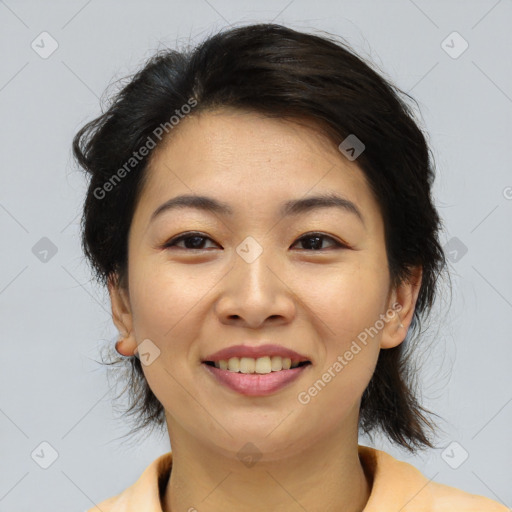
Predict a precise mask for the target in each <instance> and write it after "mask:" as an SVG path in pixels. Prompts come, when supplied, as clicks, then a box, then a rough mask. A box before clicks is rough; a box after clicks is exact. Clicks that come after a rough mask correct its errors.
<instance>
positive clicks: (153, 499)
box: [87, 452, 172, 512]
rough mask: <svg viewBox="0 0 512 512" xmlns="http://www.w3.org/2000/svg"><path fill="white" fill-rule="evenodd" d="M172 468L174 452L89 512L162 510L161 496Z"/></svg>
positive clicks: (167, 454) (165, 455)
mask: <svg viewBox="0 0 512 512" xmlns="http://www.w3.org/2000/svg"><path fill="white" fill-rule="evenodd" d="M171 469H172V452H168V453H165V454H163V455H161V456H160V457H158V458H157V459H156V460H154V461H153V462H152V463H151V464H150V465H149V466H147V467H146V469H145V470H144V472H143V473H142V475H141V476H140V477H139V479H138V480H137V481H136V482H135V483H133V484H132V485H131V486H130V487H128V488H126V489H125V490H124V491H123V492H121V493H120V494H117V495H116V496H113V497H111V498H108V499H106V500H104V501H102V502H101V503H98V504H97V505H96V506H95V507H93V508H91V509H89V510H88V511H87V512H146V511H151V512H162V507H161V497H162V493H163V490H164V488H165V485H166V483H167V481H168V479H169V475H170V473H171Z"/></svg>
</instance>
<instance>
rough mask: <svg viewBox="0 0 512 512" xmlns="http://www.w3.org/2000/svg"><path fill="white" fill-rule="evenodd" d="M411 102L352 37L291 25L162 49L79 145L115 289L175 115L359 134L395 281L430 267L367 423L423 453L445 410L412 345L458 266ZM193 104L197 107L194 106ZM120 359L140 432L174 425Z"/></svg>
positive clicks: (95, 236)
mask: <svg viewBox="0 0 512 512" xmlns="http://www.w3.org/2000/svg"><path fill="white" fill-rule="evenodd" d="M406 96H407V98H409V99H413V98H411V96H410V95H409V94H407V93H404V92H403V91H401V90H400V89H399V88H398V87H396V86H395V85H393V84H392V83H391V81H390V80H389V79H386V78H384V77H383V76H382V73H381V74H379V73H377V72H376V71H374V70H373V69H372V67H370V65H369V64H367V63H366V62H365V61H364V60H363V59H362V58H361V57H359V56H357V55H356V54H355V52H354V51H353V50H352V49H351V48H350V46H349V45H348V44H346V43H344V42H342V41H339V40H337V39H336V38H335V37H333V36H331V35H322V36H319V35H313V34H307V33H303V32H299V31H296V30H293V29H291V28H287V27H284V26H282V25H277V24H267V23H261V24H253V25H247V26H243V27H237V28H233V29H229V30H223V31H220V32H218V33H215V34H214V35H212V36H210V37H208V38H206V39H205V40H204V41H203V42H201V43H200V44H199V45H197V46H196V47H194V48H189V47H187V48H186V49H184V50H182V51H177V50H173V49H165V50H159V51H157V52H155V53H154V54H153V56H152V57H150V58H149V59H148V60H147V61H146V62H145V63H144V66H143V67H142V68H141V69H140V70H139V71H138V72H137V73H136V74H135V75H133V76H131V77H129V79H128V83H126V84H125V85H123V86H122V87H121V88H120V90H119V91H118V92H117V93H116V94H115V96H114V97H113V99H112V101H111V102H110V105H109V106H108V109H106V111H104V113H102V115H100V116H99V117H97V118H95V119H94V120H92V121H90V122H89V123H87V124H85V126H83V127H82V128H81V129H80V130H79V131H78V132H77V133H76V135H75V137H74V140H73V153H74V157H75V159H76V161H77V163H78V164H79V166H80V167H81V168H83V169H84V170H85V171H86V173H87V174H88V177H89V184H88V190H87V195H86V198H85V202H84V208H83V216H82V225H81V227H82V233H81V234H82V248H83V250H84V253H85V255H86V257H87V258H88V260H89V262H90V264H91V267H92V270H93V272H94V275H95V278H96V279H97V280H98V282H99V283H100V284H102V285H104V286H106V285H107V284H108V282H109V280H110V279H114V278H115V279H116V283H118V284H119V285H121V286H126V285H127V279H126V277H127V256H128V255H127V247H128V244H127V240H128V232H129V228H130V224H131V221H132V217H133V213H134V210H135V206H136V203H137V200H138V198H139V197H140V193H141V190H142V185H143V183H144V179H145V177H146V176H147V174H148V173H147V172H146V170H147V169H148V163H149V159H150V156H151V154H153V153H152V151H154V150H152V151H151V152H149V153H148V154H146V155H145V156H141V154H140V151H139V150H140V148H142V147H144V146H146V147H147V146H149V141H150V140H151V141H152V142H153V145H154V146H155V147H160V146H161V145H162V144H163V142H162V141H165V140H167V139H169V138H170V137H172V135H173V130H176V129H179V126H178V127H177V128H176V127H175V126H174V125H173V122H172V118H173V116H174V117H175V118H177V117H181V115H179V114H180V113H182V112H188V111H190V110H192V111H191V112H190V113H189V114H188V115H195V114H198V113H200V112H207V111H209V110H213V109H218V108H222V107H231V108H237V109H243V110H245V111H247V110H249V111H253V112H256V113H260V114H263V115H266V116H268V117H273V118H282V119H290V120H294V119H304V118H306V119H308V120H310V121H312V122H313V123H314V125H315V126H316V127H317V128H318V131H319V133H321V134H323V135H324V136H325V137H326V138H327V139H328V140H330V141H332V143H333V144H334V145H335V146H336V147H338V146H339V144H340V143H341V142H342V141H343V140H345V139H346V137H348V136H349V135H355V136H356V137H357V138H358V139H359V140H360V141H362V142H363V143H364V145H365V149H364V151H363V152H362V153H361V154H360V155H359V156H358V158H357V164H358V166H359V168H360V169H361V170H362V172H363V173H364V175H365V177H366V179H367V182H368V184H369V186H370V188H371V191H372V193H373V194H374V196H375V198H376V200H377V202H378V205H379V208H380V212H381V214H382V218H383V221H384V230H385V242H386V252H387V256H388V265H389V274H390V278H391V282H392V284H393V285H398V284H399V283H401V282H403V280H406V279H408V278H410V277H411V275H412V274H411V268H412V267H414V266H421V267H422V271H423V274H422V283H421V287H420V290H419V295H418V299H417V302H416V308H415V311H414V316H413V320H412V324H411V326H410V328H409V331H408V334H407V337H406V339H405V340H404V342H403V343H401V344H400V345H398V346H396V347H394V348H389V349H385V350H381V351H380V354H379V357H378V361H377V365H376V369H375V372H374V374H373V376H372V378H371V380H370V382H369V384H368V386H367V388H366V389H365V391H364V393H363V395H362V399H361V404H360V415H359V429H360V430H361V431H363V432H364V433H366V434H368V435H370V437H371V433H372V432H373V431H375V430H380V431H382V432H383V433H384V434H385V435H386V436H387V437H388V438H389V439H390V440H391V441H392V442H394V443H395V444H398V445H400V446H402V447H405V448H407V449H409V450H410V451H412V452H414V451H415V450H416V449H417V448H420V449H421V448H426V447H431V448H433V447H434V446H433V445H432V443H431V441H430V439H429V436H428V432H427V431H431V432H433V433H435V427H436V426H435V423H433V422H432V421H431V420H430V419H428V418H427V416H426V413H430V414H433V413H431V411H428V410H427V409H425V408H424V407H422V406H421V405H420V403H419V400H418V399H417V391H416V390H415V386H414V385H413V378H414V377H415V371H413V370H412V368H413V362H412V360H411V354H412V352H411V351H409V350H407V348H410V342H411V340H412V338H413V337H416V338H417V341H418V340H419V337H418V336H417V335H418V333H419V334H422V333H421V332H419V331H421V329H420V324H421V322H424V321H425V319H426V318H427V316H429V315H430V313H431V309H432V306H433V303H434V298H435V296H437V295H438V293H437V292H438V288H439V280H438V277H439V276H440V275H441V273H442V272H443V271H446V270H447V268H446V267H447V265H446V260H445V255H444V252H443V249H442V246H441V245H440V242H439V238H438V235H439V230H440V229H441V220H440V217H439V215H438V213H437V211H436V208H435V206H434V204H433V199H432V196H431V193H432V191H431V187H432V184H433V181H434V164H433V156H432V152H431V150H430V148H429V146H428V144H427V141H426V136H425V134H424V133H423V131H422V129H421V128H420V127H419V126H418V125H417V123H416V122H415V120H414V114H413V110H412V109H411V107H410V106H409V105H408V104H407V103H406V101H405V99H404V98H405V97H406ZM187 104H188V105H190V104H193V105H194V108H193V109H190V108H188V110H186V109H185V108H184V106H185V105H187ZM163 131H165V134H164V133H163ZM135 153H136V154H137V158H136V159H134V154H135ZM340 154H341V153H340ZM127 162H130V165H129V167H127ZM122 169H124V171H125V172H122V171H121V170H122ZM116 175H117V177H116ZM120 176H122V179H119V178H120ZM107 182H108V183H110V185H109V186H107ZM107 190H108V193H106V192H105V191H107ZM117 278H118V280H117ZM113 356H114V357H116V355H114V354H113ZM109 364H116V365H121V367H123V368H124V369H125V370H127V373H126V375H127V388H128V389H129V391H130V393H129V395H130V400H131V401H130V407H129V408H127V409H126V411H125V414H127V415H129V416H134V417H135V428H134V429H133V430H132V432H135V431H138V430H141V429H145V428H146V427H148V426H152V427H155V426H160V427H162V426H163V425H164V422H165V411H164V408H163V406H162V404H161V403H160V402H159V400H158V399H157V398H156V396H155V395H154V394H153V392H152V391H151V389H150V388H149V386H148V384H147V381H146V379H145V377H144V373H143V371H142V367H141V362H140V360H139V359H138V357H131V358H128V359H126V358H118V359H115V360H113V361H112V362H111V363H109ZM125 389H126V388H125Z"/></svg>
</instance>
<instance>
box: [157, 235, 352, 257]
mask: <svg viewBox="0 0 512 512" xmlns="http://www.w3.org/2000/svg"><path fill="white" fill-rule="evenodd" d="M315 235H317V236H318V238H325V239H328V240H330V241H331V242H333V243H334V248H335V249H349V248H350V245H349V244H347V243H346V242H343V241H341V240H338V239H337V238H336V237H334V236H333V235H328V234H327V233H322V232H321V231H309V232H307V233H304V234H303V235H301V236H300V237H299V238H297V239H296V240H295V242H294V243H293V244H292V246H291V247H293V246H294V245H296V244H297V243H299V242H300V241H301V240H303V239H307V238H313V237H314V236H315ZM194 236H197V237H199V238H204V239H205V240H209V241H211V242H213V243H215V244H217V242H215V241H214V240H213V239H212V238H211V237H209V236H208V235H206V234H204V233H201V232H199V231H186V232H185V233H181V234H179V235H176V236H175V237H173V238H171V239H169V240H167V241H166V242H165V243H164V244H163V245H162V249H168V248H170V247H174V246H175V245H176V244H177V243H179V242H181V241H183V240H184V239H187V238H192V237H194ZM217 245H219V244H217ZM179 249H184V250H185V251H205V250H207V249H187V248H185V247H179ZM326 250H327V249H319V250H312V249H301V251H305V252H312V253H315V252H319V253H322V252H325V251H326Z"/></svg>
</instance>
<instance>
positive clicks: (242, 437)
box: [111, 110, 405, 460]
mask: <svg viewBox="0 0 512 512" xmlns="http://www.w3.org/2000/svg"><path fill="white" fill-rule="evenodd" d="M171 135H172V139H170V140H169V141H168V143H167V144H166V145H165V146H163V147H161V148H159V150H158V152H156V153H155V154H154V155H153V159H152V161H151V164H150V166H149V168H148V181H147V183H146V186H145V188H144V190H143V191H142V194H141V196H140V200H139V202H138V204H137V207H136V211H135V213H134V217H133V222H132V226H131V230H130V234H129V249H128V250H129V263H128V276H129V279H128V293H127V294H124V292H122V291H121V295H116V294H117V293H118V292H117V291H115V292H114V294H113V296H112V298H113V301H114V302H113V307H115V308H117V310H118V311H123V312H124V313H123V314H121V315H116V318H117V323H118V325H119V326H121V325H122V326H121V329H122V330H124V331H125V332H128V333H129V340H131V343H133V348H135V346H136V344H137V345H139V346H138V351H139V355H140V357H141V360H142V362H143V365H142V366H143V369H144V373H145V376H146V378H147V381H148V383H149V386H150V387H151V389H152V391H153V392H154V394H155V395H156V397H157V398H158V400H159V401H160V402H161V403H162V404H163V406H164V407H165V410H166V418H167V423H168V427H169V432H170V435H171V443H172V441H173V439H172V435H173V432H187V433H188V435H190V436H193V437H194V438H195V439H196V440H198V441H199V442H200V443H201V444H203V445H206V446H209V447H210V448H212V449H214V450H217V451H218V452H222V453H224V454H225V455H226V454H227V455H230V456H233V457H235V456H236V454H237V453H238V451H239V450H240V449H241V448H242V447H244V446H249V445H247V443H252V446H255V447H256V449H257V450H258V451H259V452H260V454H261V456H262V457H265V458H267V459H269V460H270V459H271V458H272V457H279V456H280V455H283V454H286V453H287V452H289V450H290V449H293V448H295V449H299V448H300V449H303V448H304V447H306V446H308V444H309V445H312V444H314V443H315V442H317V441H319V440H320V439H326V438H329V436H330V437H332V438H333V437H334V436H335V435H338V434H339V433H340V432H343V433H345V434H346V433H347V432H350V433H351V435H352V434H353V433H354V432H356V431H357V419H358V413H359V404H360V399H361V395H362V393H363V391H364V389H365V388H366V386H367V384H368V382H369V380H370V378H371V376H372V374H373V371H374V369H375V365H376V361H377V357H378V354H379V350H380V348H381V347H382V348H389V347H391V346H395V345H397V344H398V343H400V342H401V341H402V340H403V338H404V337H405V331H404V330H403V329H402V330H401V329H400V328H399V324H400V321H401V320H400V318H399V315H401V313H398V314H394V313H393V304H395V309H396V300H397V296H396V294H395V290H393V289H391V288H390V276H389V273H388V267H387V257H386V251H385V240H384V226H383V221H382V217H381V214H380V212H379V208H378V205H377V203H376V201H375V199H374V198H373V196H372V194H371V192H370V189H369V187H368V185H367V183H366V181H365V179H364V175H363V173H362V172H361V171H360V170H359V168H358V167H357V165H356V161H354V162H351V161H349V160H347V159H346V158H345V156H344V155H343V154H341V153H340V152H339V151H338V150H337V148H335V147H334V146H333V145H332V144H329V143H328V142H327V141H326V140H325V139H323V138H322V137H321V136H319V135H318V132H316V131H315V130H314V128H313V127H312V126H304V125H299V124H296V123H291V122H287V121H284V120H276V119H273V120H272V119H268V118H267V119H266V118H264V117H262V116H260V115H258V114H255V113H248V112H242V111H238V110H219V111H216V112H215V113H214V112H209V113H202V114H200V115H195V116H189V117H188V118H186V119H185V120H183V121H181V123H180V125H179V126H177V127H175V128H174V131H173V133H172V134H171ZM340 142H341V141H340ZM327 194H329V195H333V196H334V195H336V196H339V197H340V198H343V199H344V200H345V201H349V202H350V203H352V205H353V206H350V203H345V206H343V205H341V206H323V207H322V206H317V207H313V206H314V204H312V203H311V204H309V207H308V203H301V202H302V201H304V200H306V199H308V198H312V197H316V196H325V195H327ZM181 195H189V196H190V195H191V196H207V197H208V198H210V199H211V200H212V201H216V202H218V203H222V204H224V205H225V206H226V207H227V208H226V211H224V210H220V209H219V210H215V211H212V210H211V209H210V210H209V209H206V208H198V207H191V206H181V207H175V208H167V209H162V210H160V211H159V208H160V207H161V205H163V204H165V203H166V202H167V201H169V200H171V199H174V198H177V197H178V196H181ZM290 202H299V203H298V204H299V206H296V207H295V208H289V209H288V211H287V212H286V211H284V210H283V208H284V207H285V205H286V204H287V203H290ZM301 204H302V206H300V205H301ZM347 204H348V205H349V206H347ZM228 208H229V210H230V213H228V211H227V209H228ZM158 211H159V213H156V214H155V212H158ZM357 212H359V213H357ZM190 232H192V233H190ZM185 233H189V239H185V240H181V241H179V240H178V241H176V242H174V243H173V242H172V239H175V238H176V237H178V235H180V236H181V235H184V234H185ZM316 237H320V238H316ZM111 292H112V291H111ZM398 298H400V297H398ZM123 301H124V302H123ZM121 304H123V305H121ZM386 314H387V316H386ZM379 319H380V321H379ZM383 319H384V321H383ZM402 321H404V319H403V315H402ZM363 340H365V341H363ZM128 343H130V341H128ZM263 344H273V345H277V346H279V347H284V348H287V349H291V350H294V351H295V352H297V353H298V354H300V355H302V356H304V359H307V360H309V361H310V362H311V364H309V365H306V366H304V367H303V368H301V369H299V370H295V371H294V374H296V377H295V378H294V380H292V381H291V382H288V383H287V384H286V385H284V386H282V387H281V388H279V389H276V390H274V391H272V390H271V391H268V390H267V392H266V393H265V392H263V391H262V388H258V387H257V385H255V384H254V383H255V380H256V379H260V380H261V382H263V381H264V379H269V375H270V376H271V377H274V376H275V374H277V373H278V372H275V371H273V372H270V374H268V373H266V374H261V377H258V376H257V375H247V374H238V376H239V377H240V382H241V384H240V385H241V386H244V385H245V386H249V387H250V386H251V385H252V387H250V389H252V395H251V394H247V393H250V392H249V391H247V392H245V393H244V392H241V391H237V390H234V389H232V388H231V387H228V386H227V385H225V384H223V383H221V382H220V381H219V380H218V379H217V377H216V376H215V375H214V373H215V372H217V373H219V371H224V372H228V371H229V370H214V369H212V367H211V366H208V365H207V364H205V363H204V362H203V361H204V360H205V359H207V356H209V355H211V354H213V353H214V352H217V351H219V350H221V349H225V348H228V347H231V346H233V345H246V346H251V347H258V346H260V345H263ZM358 348H359V350H358ZM249 363H250V361H249ZM233 364H234V363H233ZM260 364H261V365H262V366H260V368H263V367H264V366H265V365H264V364H263V363H260ZM290 371H293V370H286V369H284V370H281V373H280V374H279V377H278V378H280V376H281V375H283V374H285V373H286V372H290ZM250 379H252V380H250ZM249 380H250V382H249ZM319 381H320V383H319ZM247 382H248V383H247ZM244 383H245V384H244ZM315 383H316V388H315ZM248 389H249V388H248ZM315 390H316V392H315Z"/></svg>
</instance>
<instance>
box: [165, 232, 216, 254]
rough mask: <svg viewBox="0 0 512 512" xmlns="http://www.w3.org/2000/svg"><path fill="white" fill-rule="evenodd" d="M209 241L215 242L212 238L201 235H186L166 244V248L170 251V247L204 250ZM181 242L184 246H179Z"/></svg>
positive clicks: (191, 233) (192, 233)
mask: <svg viewBox="0 0 512 512" xmlns="http://www.w3.org/2000/svg"><path fill="white" fill-rule="evenodd" d="M207 240H210V241H211V242H213V240H212V239H211V238H209V237H207V236H204V235H202V234H201V233H194V232H190V233H184V234H182V235H179V236H177V237H175V238H172V239H171V240H169V241H168V242H166V243H165V245H164V248H166V249H168V248H169V247H178V248H180V249H189V250H194V249H195V250H204V249H205V247H204V244H205V242H206V241H207ZM181 242H183V243H184V246H178V244H179V243H181Z"/></svg>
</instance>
